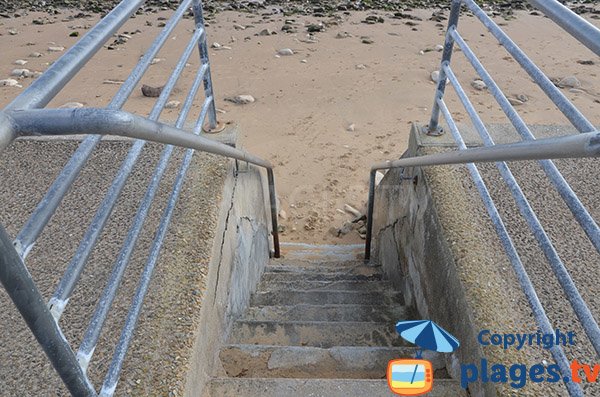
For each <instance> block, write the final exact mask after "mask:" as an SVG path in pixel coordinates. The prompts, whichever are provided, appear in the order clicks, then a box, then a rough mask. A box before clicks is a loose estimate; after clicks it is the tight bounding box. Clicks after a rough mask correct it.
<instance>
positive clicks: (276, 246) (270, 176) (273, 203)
mask: <svg viewBox="0 0 600 397" xmlns="http://www.w3.org/2000/svg"><path fill="white" fill-rule="evenodd" d="M267 182H268V183H269V202H270V205H271V225H272V227H273V257H275V258H279V256H280V255H281V252H280V249H279V226H278V223H277V215H278V214H277V193H276V192H275V177H274V176H273V169H272V168H267Z"/></svg>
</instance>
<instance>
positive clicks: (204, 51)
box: [193, 0, 217, 130]
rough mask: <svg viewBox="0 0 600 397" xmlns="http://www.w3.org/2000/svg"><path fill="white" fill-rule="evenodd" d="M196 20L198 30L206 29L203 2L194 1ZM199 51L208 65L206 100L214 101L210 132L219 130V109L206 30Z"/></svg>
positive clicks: (205, 84)
mask: <svg viewBox="0 0 600 397" xmlns="http://www.w3.org/2000/svg"><path fill="white" fill-rule="evenodd" d="M193 10H194V20H195V21H196V29H206V28H205V26H204V11H203V9H202V1H201V0H193ZM198 50H199V52H200V62H201V63H202V65H207V66H208V70H207V71H206V73H205V74H204V94H205V96H206V98H209V97H212V98H213V101H212V103H211V104H210V107H209V109H208V127H209V129H210V130H215V129H216V128H217V109H216V106H215V100H214V98H215V97H214V94H213V84H212V76H211V71H210V60H209V58H208V45H207V44H206V30H205V31H204V37H201V38H200V41H199V42H198Z"/></svg>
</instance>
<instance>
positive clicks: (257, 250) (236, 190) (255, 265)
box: [185, 164, 270, 396]
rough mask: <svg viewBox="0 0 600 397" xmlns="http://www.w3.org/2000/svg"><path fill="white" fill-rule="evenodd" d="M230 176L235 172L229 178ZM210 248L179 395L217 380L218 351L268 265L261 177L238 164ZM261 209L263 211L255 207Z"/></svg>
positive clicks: (266, 218) (267, 231)
mask: <svg viewBox="0 0 600 397" xmlns="http://www.w3.org/2000/svg"><path fill="white" fill-rule="evenodd" d="M234 171H235V172H234ZM230 172H231V175H232V178H229V179H228V180H227V182H226V184H225V189H224V192H223V197H224V199H223V201H222V203H221V209H220V217H219V219H220V220H221V222H220V223H219V224H218V227H217V230H216V232H215V233H216V235H215V241H214V245H213V250H212V255H211V262H210V265H209V274H208V279H207V286H208V288H207V290H206V293H205V300H204V304H203V305H202V308H201V309H200V324H201V326H200V327H199V328H198V329H197V337H196V342H195V344H194V348H193V352H194V353H193V355H194V359H193V360H192V362H191V369H190V372H189V375H188V378H187V385H186V389H185V395H188V396H198V395H200V394H201V393H202V392H203V390H204V388H205V385H206V382H207V381H208V379H210V378H211V377H212V376H219V375H220V374H221V375H222V374H223V369H222V368H220V361H219V358H218V348H219V347H220V346H221V344H223V343H224V341H225V338H226V337H227V334H228V331H229V329H230V328H231V324H232V321H233V320H234V319H236V318H238V317H239V316H241V314H242V313H243V311H244V310H245V309H246V307H247V306H248V302H249V300H250V295H251V293H252V292H254V290H255V288H256V285H257V284H258V281H259V280H260V276H261V275H262V272H263V269H264V267H265V265H266V264H267V262H268V261H269V235H270V228H269V225H270V218H269V213H268V211H267V208H269V207H268V206H267V200H268V195H267V192H266V186H267V184H266V180H265V178H264V177H263V176H264V175H263V174H264V173H263V172H262V171H261V170H259V169H257V168H256V167H253V166H248V165H247V164H242V165H241V166H239V167H236V169H235V170H234V169H233V168H232V169H230ZM257 203H264V205H257Z"/></svg>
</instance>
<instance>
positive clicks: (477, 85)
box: [471, 79, 487, 91]
mask: <svg viewBox="0 0 600 397" xmlns="http://www.w3.org/2000/svg"><path fill="white" fill-rule="evenodd" d="M471 87H473V88H475V89H476V90H477V91H483V90H485V89H486V88H487V85H486V84H485V83H484V82H483V80H480V79H475V80H473V81H471Z"/></svg>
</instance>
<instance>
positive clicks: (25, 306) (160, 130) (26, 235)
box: [0, 0, 279, 397]
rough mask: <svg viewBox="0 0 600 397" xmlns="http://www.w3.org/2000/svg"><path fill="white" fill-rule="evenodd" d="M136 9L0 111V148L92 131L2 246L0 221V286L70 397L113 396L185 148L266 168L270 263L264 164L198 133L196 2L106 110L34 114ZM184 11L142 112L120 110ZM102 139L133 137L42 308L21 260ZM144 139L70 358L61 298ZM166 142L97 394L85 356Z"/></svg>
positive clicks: (199, 15) (202, 40)
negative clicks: (148, 148)
mask: <svg viewBox="0 0 600 397" xmlns="http://www.w3.org/2000/svg"><path fill="white" fill-rule="evenodd" d="M143 3H144V1H143V0H135V1H133V0H124V1H122V2H121V3H120V4H119V5H118V6H117V7H115V9H114V10H113V11H112V12H110V13H109V14H108V15H107V16H106V17H105V18H103V19H102V20H101V21H100V22H99V23H98V24H97V25H96V26H95V27H94V28H93V29H91V30H90V31H89V32H88V33H87V34H86V35H85V36H84V37H83V38H82V39H81V40H79V42H78V43H77V44H76V45H75V46H73V47H72V48H71V49H70V50H69V51H68V52H66V53H65V54H64V55H63V56H62V57H61V58H60V59H58V60H57V61H56V62H55V63H54V64H53V65H52V66H51V67H50V68H49V69H48V70H47V71H46V72H45V73H44V74H43V75H41V76H40V77H39V78H38V79H37V80H36V81H35V82H33V83H32V84H31V85H30V86H29V87H28V88H27V89H26V90H25V91H24V92H23V93H22V94H21V95H19V96H18V97H17V98H16V99H15V100H13V101H12V103H10V104H9V105H8V106H7V107H6V108H5V109H4V110H3V111H2V112H0V151H1V150H2V149H4V148H5V147H6V146H8V145H9V144H10V143H11V142H12V141H13V140H14V139H16V138H17V137H19V136H36V135H44V136H50V135H71V134H81V133H87V134H93V135H88V136H87V137H86V138H85V139H84V140H83V142H82V143H81V144H80V146H79V148H78V149H77V151H76V152H75V153H74V155H73V156H72V157H71V159H70V160H69V161H68V163H67V164H66V165H65V167H64V168H63V170H62V171H61V173H60V175H59V176H58V177H57V178H56V179H55V181H54V182H53V184H52V185H51V187H50V188H49V190H48V192H47V193H46V194H45V196H44V197H43V198H42V200H41V201H40V203H39V204H38V206H37V208H36V209H35V210H34V212H33V214H32V215H31V216H30V218H29V220H28V221H27V222H26V223H25V226H24V227H23V228H22V229H21V231H20V232H19V233H18V235H17V237H16V238H15V240H14V242H13V241H11V239H10V237H9V236H8V234H7V233H6V231H5V230H4V228H3V227H2V226H1V225H0V281H1V282H2V284H3V286H4V288H5V289H6V291H7V292H8V294H9V296H10V297H11V299H12V300H13V302H14V303H15V305H16V307H17V308H18V310H19V311H20V312H21V314H22V316H23V318H24V319H25V321H26V322H27V324H28V326H29V328H30V329H31V331H32V332H33V334H34V335H35V337H36V339H37V340H38V342H39V343H40V345H41V346H42V348H43V349H44V351H45V352H46V354H47V356H48V358H49V359H50V361H51V362H52V364H53V366H54V367H55V369H56V370H57V372H58V373H59V375H60V376H61V378H62V380H63V381H64V383H65V385H66V386H67V388H68V389H69V391H70V392H71V393H72V394H73V395H76V396H97V395H100V396H106V397H108V396H112V395H113V394H114V392H115V388H116V386H117V382H118V380H119V374H120V371H121V368H122V365H123V361H124V358H125V354H126V352H127V349H128V347H129V344H130V342H131V339H132V337H133V331H134V329H135V326H136V322H137V319H138V317H139V314H140V311H141V307H142V302H143V299H144V296H145V295H146V292H147V291H148V287H149V283H150V279H151V276H152V273H153V270H154V268H155V265H156V262H157V260H158V256H159V252H160V249H161V246H162V243H163V240H164V238H165V235H166V232H167V230H168V226H169V223H170V220H171V217H172V215H173V211H174V209H175V205H176V202H177V199H178V197H179V194H180V192H181V188H182V186H183V182H184V178H185V175H186V172H187V170H188V168H189V166H190V164H191V160H192V156H193V153H194V150H201V151H204V152H209V153H215V154H219V155H222V156H226V157H229V158H233V159H237V160H241V161H245V162H248V163H251V164H254V165H257V166H259V167H262V168H265V169H266V171H267V181H268V184H269V194H270V206H271V214H270V215H271V221H272V228H273V230H272V235H273V245H274V249H273V255H274V256H275V257H279V240H278V230H277V211H276V198H275V185H274V177H273V167H272V165H271V164H270V163H269V162H267V161H265V160H262V159H260V158H258V157H255V156H252V155H250V154H248V153H246V152H244V151H242V150H239V149H236V148H233V147H230V146H228V145H225V144H221V143H218V142H216V141H213V140H209V139H207V138H204V137H202V136H200V133H201V131H202V129H203V126H204V124H205V120H206V119H207V118H208V127H209V128H211V129H214V128H215V127H216V126H217V118H216V108H215V100H214V94H213V87H212V82H211V73H210V63H209V59H208V49H207V44H206V31H205V28H204V18H203V12H202V4H201V2H200V0H183V1H182V2H181V4H180V5H179V7H178V8H177V10H176V11H175V12H174V14H173V15H172V17H171V18H170V19H169V21H168V22H167V23H166V24H165V26H164V28H163V29H162V31H161V32H160V34H159V35H158V36H157V37H156V39H155V40H154V42H153V43H152V44H151V46H150V48H148V50H147V51H146V53H145V54H144V56H143V57H142V58H141V59H140V61H139V62H138V64H137V65H136V66H135V68H134V69H133V70H132V72H131V74H130V75H129V77H128V78H127V79H126V81H125V82H124V83H123V84H122V85H121V87H120V89H119V90H118V92H117V93H116V95H115V96H114V97H113V99H112V101H111V102H110V104H109V105H108V107H107V108H105V109H85V108H82V109H43V108H44V107H45V106H46V105H47V104H48V103H49V102H50V101H51V100H52V99H53V98H54V97H55V96H56V95H57V94H58V93H59V92H60V90H61V89H62V88H63V87H64V86H65V85H66V84H67V83H68V82H69V81H70V80H71V79H72V78H73V77H74V76H75V75H76V74H77V72H78V71H79V70H80V69H81V68H82V67H83V66H84V65H85V64H86V63H87V61H88V60H89V59H90V58H91V57H92V56H93V55H94V54H95V53H96V52H97V51H98V50H99V49H100V48H101V47H102V45H103V44H104V43H105V42H106V41H107V40H108V39H109V38H110V37H111V36H112V35H113V34H114V33H115V32H116V31H117V30H118V29H119V28H120V27H121V26H122V25H123V24H124V23H125V22H126V21H127V20H128V18H129V17H130V16H131V15H132V14H133V13H134V12H135V11H136V10H137V9H138V8H139V7H140V6H141V5H142V4H143ZM190 7H192V9H193V13H194V23H195V31H194V33H193V34H192V37H191V38H190V40H189V42H188V44H187V46H186V47H185V49H184V51H183V54H182V55H181V57H180V58H179V60H178V62H177V65H176V66H175V68H174V70H173V72H172V73H171V75H170V77H169V79H168V81H167V83H166V84H165V86H164V88H163V89H162V92H161V94H160V96H159V97H158V99H157V101H156V103H155V105H154V107H153V108H152V111H151V113H150V115H149V116H148V117H147V118H145V117H141V116H136V115H133V114H130V113H127V112H124V111H122V110H120V109H121V108H122V107H123V105H124V104H125V102H126V101H127V99H128V98H129V96H130V95H131V93H132V92H133V90H134V88H135V87H136V86H137V84H138V83H139V82H140V79H141V78H142V76H143V75H144V73H145V71H146V70H147V69H148V67H149V65H150V64H151V61H152V60H153V59H154V57H155V56H156V55H157V53H158V51H159V50H160V49H161V47H162V46H163V45H164V44H165V42H166V40H167V38H168V37H169V35H170V34H171V33H172V32H173V30H174V28H175V27H176V25H177V24H178V23H179V21H180V20H181V19H182V17H183V15H184V14H185V13H186V12H187V10H188V9H189V8H190ZM196 47H197V48H198V51H199V55H200V61H201V66H200V67H199V69H198V71H197V73H196V76H195V78H194V81H193V83H192V85H191V86H190V88H189V92H188V95H187V97H186V99H185V101H184V103H183V105H182V107H181V112H180V114H179V116H178V118H177V121H176V122H175V125H174V126H170V125H167V124H163V123H160V122H158V121H157V120H158V119H159V116H160V114H161V112H162V111H163V109H164V107H165V104H166V103H167V101H168V99H169V96H170V94H171V93H172V91H173V88H174V87H175V84H176V83H177V81H178V79H179V77H180V75H181V73H182V71H183V69H184V67H185V65H186V63H187V61H188V59H189V58H190V57H191V55H192V54H193V53H194V50H195V48H196ZM201 85H202V86H203V88H204V94H205V99H204V101H203V104H202V108H201V111H200V114H199V116H198V118H197V120H196V123H195V126H194V128H193V131H192V132H188V131H184V130H183V127H184V124H185V122H186V120H187V119H188V115H189V112H190V110H191V108H192V105H193V103H194V101H195V99H196V96H197V93H198V91H199V89H200V86H201ZM102 135H119V136H124V137H130V138H136V140H135V141H134V143H133V144H132V146H131V148H130V150H129V152H128V154H127V156H126V158H125V160H124V162H123V163H122V165H121V167H120V169H119V171H118V173H117V175H116V177H115V179H114V180H113V182H112V184H111V186H110V187H109V189H108V192H107V193H106V196H105V197H104V199H103V201H102V202H101V204H100V206H99V208H98V210H97V212H96V214H95V215H94V217H93V219H92V221H91V223H90V225H89V227H88V229H87V231H86V232H85V235H84V237H83V239H82V241H81V242H80V244H79V247H78V249H77V251H76V253H75V255H74V256H73V258H72V259H71V262H70V263H69V264H68V266H67V270H66V272H65V274H64V275H63V277H62V279H61V280H60V282H59V284H58V286H57V288H56V291H55V292H54V294H53V296H52V297H51V298H50V300H49V302H48V304H46V303H45V301H44V298H43V297H42V295H41V294H40V292H39V290H38V289H37V286H36V284H35V282H34V281H33V280H32V278H31V276H30V274H29V272H28V270H27V267H26V265H25V263H24V261H25V259H26V257H27V255H28V253H29V252H30V250H31V248H32V247H33V245H34V244H35V242H36V240H37V239H38V237H39V236H40V234H41V233H42V230H43V229H44V227H45V226H46V225H47V224H48V222H49V220H50V218H51V217H52V215H53V214H54V213H55V211H56V210H57V208H58V206H59V205H60V203H61V201H62V199H63V198H64V197H65V195H66V193H67V191H68V190H69V188H70V187H71V185H72V184H73V182H74V181H75V179H76V178H77V176H78V174H79V172H80V171H81V169H82V168H83V166H84V165H85V163H86V161H87V160H88V158H89V157H90V156H91V154H92V152H93V150H94V148H95V147H96V146H97V145H98V143H99V142H100V139H101V136H102ZM146 141H153V142H160V143H164V144H166V146H165V148H164V150H163V152H162V154H161V156H160V159H159V161H158V165H157V166H156V169H155V170H154V173H153V175H152V178H151V180H150V184H149V186H148V187H147V190H146V193H145V195H144V197H143V199H142V201H141V204H140V206H139V208H138V209H137V213H136V215H135V218H134V220H133V223H132V225H131V227H130V229H129V231H128V233H127V236H126V238H125V241H124V243H123V246H122V248H121V251H120V252H119V254H118V256H117V259H116V262H115V264H114V267H113V269H112V273H111V275H110V277H109V281H108V283H107V285H106V286H105V288H104V290H103V292H102V295H101V298H100V300H99V303H98V305H97V307H96V309H95V312H94V314H93V317H92V320H91V322H90V324H89V325H88V328H87V330H86V332H85V334H84V337H83V341H82V343H81V345H80V347H79V350H78V352H77V354H75V353H74V351H73V350H72V349H71V346H70V344H69V342H68V341H67V340H66V339H65V337H64V335H63V333H62V331H61V329H60V326H59V324H58V320H59V319H60V317H61V315H62V313H63V311H64V309H65V307H66V305H67V304H68V302H69V297H70V296H71V293H72V292H73V290H74V288H75V286H76V285H77V282H78V281H79V278H80V276H81V274H82V272H83V271H84V269H85V266H86V263H87V261H88V258H89V256H90V254H91V253H92V250H93V249H94V247H95V245H96V243H97V242H98V239H99V237H100V235H101V233H102V230H103V229H104V226H105V225H106V223H107V221H108V219H109V218H110V216H111V213H112V210H113V208H114V207H115V205H116V203H117V199H118V197H119V195H120V193H121V191H122V190H123V188H124V186H125V184H126V182H127V179H128V177H129V175H130V174H131V172H132V170H133V167H134V165H135V164H136V161H137V159H138V157H139V156H140V154H141V152H142V149H143V147H144V145H145V143H146ZM173 146H181V147H184V148H188V150H187V151H186V152H185V155H184V158H183V161H182V164H181V166H180V168H179V171H178V174H177V176H176V180H175V184H174V187H173V190H172V192H171V195H170V197H169V199H168V202H167V205H166V208H165V209H164V212H163V215H162V218H161V220H160V224H159V226H158V229H157V232H156V235H155V237H154V241H153V244H152V247H151V249H150V253H149V256H148V258H147V261H146V265H145V267H144V270H143V272H142V275H141V279H140V281H139V283H138V286H137V290H136V292H135V296H134V299H133V301H132V304H131V307H130V310H129V313H128V315H127V319H126V322H125V325H124V327H123V330H122V332H121V337H120V339H119V341H118V343H117V346H116V349H115V352H114V355H113V359H112V362H111V364H110V367H109V369H108V373H107V375H106V377H105V380H104V383H103V385H102V387H101V390H100V392H99V393H98V392H96V389H95V388H94V386H93V385H92V384H91V382H90V381H89V379H88V377H87V374H86V372H87V368H88V365H89V364H90V360H91V359H92V356H93V354H94V350H95V348H96V344H97V342H98V339H99V337H100V333H101V331H102V327H103V325H104V322H105V320H106V318H107V316H108V313H109V310H110V308H111V305H112V303H113V301H114V299H115V297H116V294H117V291H118V288H119V284H120V282H121V279H122V278H123V275H124V272H125V269H126V267H127V265H128V263H129V260H130V257H131V255H132V252H133V250H134V247H135V245H136V242H137V239H138V237H139V235H140V232H141V230H142V226H143V225H144V222H145V220H146V217H147V215H148V213H149V210H150V206H151V204H152V202H153V199H154V196H155V195H156V193H157V191H158V188H159V185H160V181H161V178H162V176H163V174H164V172H165V170H166V168H167V165H168V163H169V159H170V157H171V154H172V152H173V149H174V147H173Z"/></svg>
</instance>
